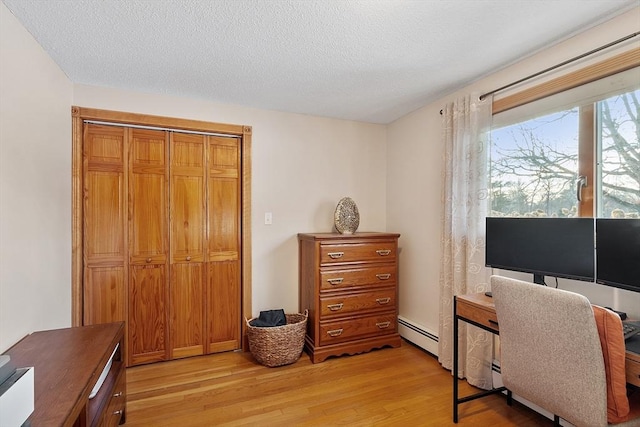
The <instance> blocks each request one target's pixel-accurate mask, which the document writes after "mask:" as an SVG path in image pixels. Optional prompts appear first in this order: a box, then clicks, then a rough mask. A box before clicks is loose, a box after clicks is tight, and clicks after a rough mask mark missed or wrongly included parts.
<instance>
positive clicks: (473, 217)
mask: <svg viewBox="0 0 640 427" xmlns="http://www.w3.org/2000/svg"><path fill="white" fill-rule="evenodd" d="M491 103H492V99H491V97H487V98H485V99H484V100H483V101H480V100H479V98H478V94H471V95H469V96H467V97H463V98H459V99H457V100H456V101H455V102H453V103H450V104H448V105H447V106H446V107H445V108H444V110H443V114H442V115H443V121H444V144H445V168H444V180H443V181H444V186H443V191H442V206H443V212H442V241H441V248H442V259H441V266H440V322H439V335H438V360H439V361H440V363H441V364H442V366H443V367H444V368H446V369H449V370H451V369H453V296H454V295H462V294H467V293H475V292H483V291H486V290H488V287H489V277H490V270H489V269H488V268H486V267H485V262H484V242H485V217H486V213H487V209H488V182H487V181H488V166H487V159H488V150H489V138H490V128H491ZM459 326H460V327H459V329H458V331H459V334H458V340H459V347H458V349H459V363H458V367H459V372H458V373H457V375H458V377H459V378H467V381H468V382H469V383H470V384H472V385H474V386H476V387H480V388H483V389H490V388H491V387H492V384H493V383H492V380H491V362H492V356H493V346H492V342H493V338H492V337H493V335H492V334H491V333H489V332H485V331H483V330H481V329H479V328H477V327H475V326H471V325H468V324H466V323H465V322H460V323H459Z"/></svg>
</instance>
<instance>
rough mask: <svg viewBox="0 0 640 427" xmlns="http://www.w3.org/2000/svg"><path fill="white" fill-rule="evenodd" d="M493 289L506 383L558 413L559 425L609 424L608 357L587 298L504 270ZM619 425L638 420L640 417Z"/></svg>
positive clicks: (493, 282) (639, 423)
mask: <svg viewBox="0 0 640 427" xmlns="http://www.w3.org/2000/svg"><path fill="white" fill-rule="evenodd" d="M491 291H492V293H493V299H494V303H495V306H496V314H497V317H498V324H499V328H500V371H501V375H502V381H503V382H504V385H505V386H506V387H507V389H508V390H509V391H511V392H512V393H514V394H516V395H519V396H521V397H523V398H525V399H527V400H529V401H530V402H532V403H534V404H536V405H538V406H540V407H541V408H543V409H545V410H547V411H549V412H551V413H553V414H555V422H556V425H559V418H563V419H565V420H566V421H568V422H570V423H571V424H573V425H575V426H579V427H582V426H585V427H587V426H588V427H599V426H606V425H608V424H607V378H606V373H605V363H604V359H603V353H602V347H601V344H600V338H599V335H598V329H597V327H596V321H595V319H594V312H593V309H592V307H591V304H590V302H589V300H587V298H585V297H584V296H582V295H579V294H576V293H573V292H567V291H563V290H559V289H554V288H549V287H546V286H541V285H535V284H532V283H527V282H523V281H520V280H515V279H510V278H506V277H500V276H492V277H491ZM621 327H622V326H621V325H620V328H621ZM620 340H622V341H624V339H623V337H622V332H621V329H620ZM622 348H624V342H622ZM623 387H624V386H623ZM623 396H624V390H623ZM625 399H626V397H625ZM634 400H635V399H634ZM632 403H640V402H632ZM632 412H634V413H635V412H636V411H632ZM615 425H617V426H625V427H627V426H640V418H636V419H632V420H630V421H625V422H623V423H619V424H615Z"/></svg>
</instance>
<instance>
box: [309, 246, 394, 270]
mask: <svg viewBox="0 0 640 427" xmlns="http://www.w3.org/2000/svg"><path fill="white" fill-rule="evenodd" d="M396 251H397V243H396V242H395V241H393V240H389V241H379V242H366V243H340V244H322V245H320V264H321V265H332V264H344V263H346V264H348V263H363V262H395V260H396Z"/></svg>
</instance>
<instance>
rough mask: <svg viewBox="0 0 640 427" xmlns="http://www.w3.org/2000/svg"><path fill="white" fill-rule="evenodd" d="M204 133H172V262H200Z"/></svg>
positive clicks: (201, 255)
mask: <svg viewBox="0 0 640 427" xmlns="http://www.w3.org/2000/svg"><path fill="white" fill-rule="evenodd" d="M204 138H205V137H204V136H202V135H188V134H177V133H173V134H172V140H171V172H170V174H171V258H172V262H181V261H190V262H202V261H204V239H205V221H204V220H205V217H204V213H205V208H206V206H205V191H204V185H205V182H204Z"/></svg>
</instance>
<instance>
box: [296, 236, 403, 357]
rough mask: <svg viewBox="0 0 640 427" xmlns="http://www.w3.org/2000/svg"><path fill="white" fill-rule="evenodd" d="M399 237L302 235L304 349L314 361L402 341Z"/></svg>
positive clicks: (398, 344) (300, 273)
mask: <svg viewBox="0 0 640 427" xmlns="http://www.w3.org/2000/svg"><path fill="white" fill-rule="evenodd" d="M398 237H400V235H399V234H395V233H356V234H336V233H314V234H298V243H299V286H300V293H299V302H300V311H301V312H304V310H308V311H309V318H308V321H307V334H306V336H305V350H306V351H307V353H308V354H309V356H310V357H311V361H312V362H313V363H316V362H322V361H324V360H325V359H326V358H327V357H329V356H339V355H342V354H356V353H362V352H366V351H369V350H372V349H374V348H380V347H384V346H392V347H399V346H400V335H399V334H398Z"/></svg>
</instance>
